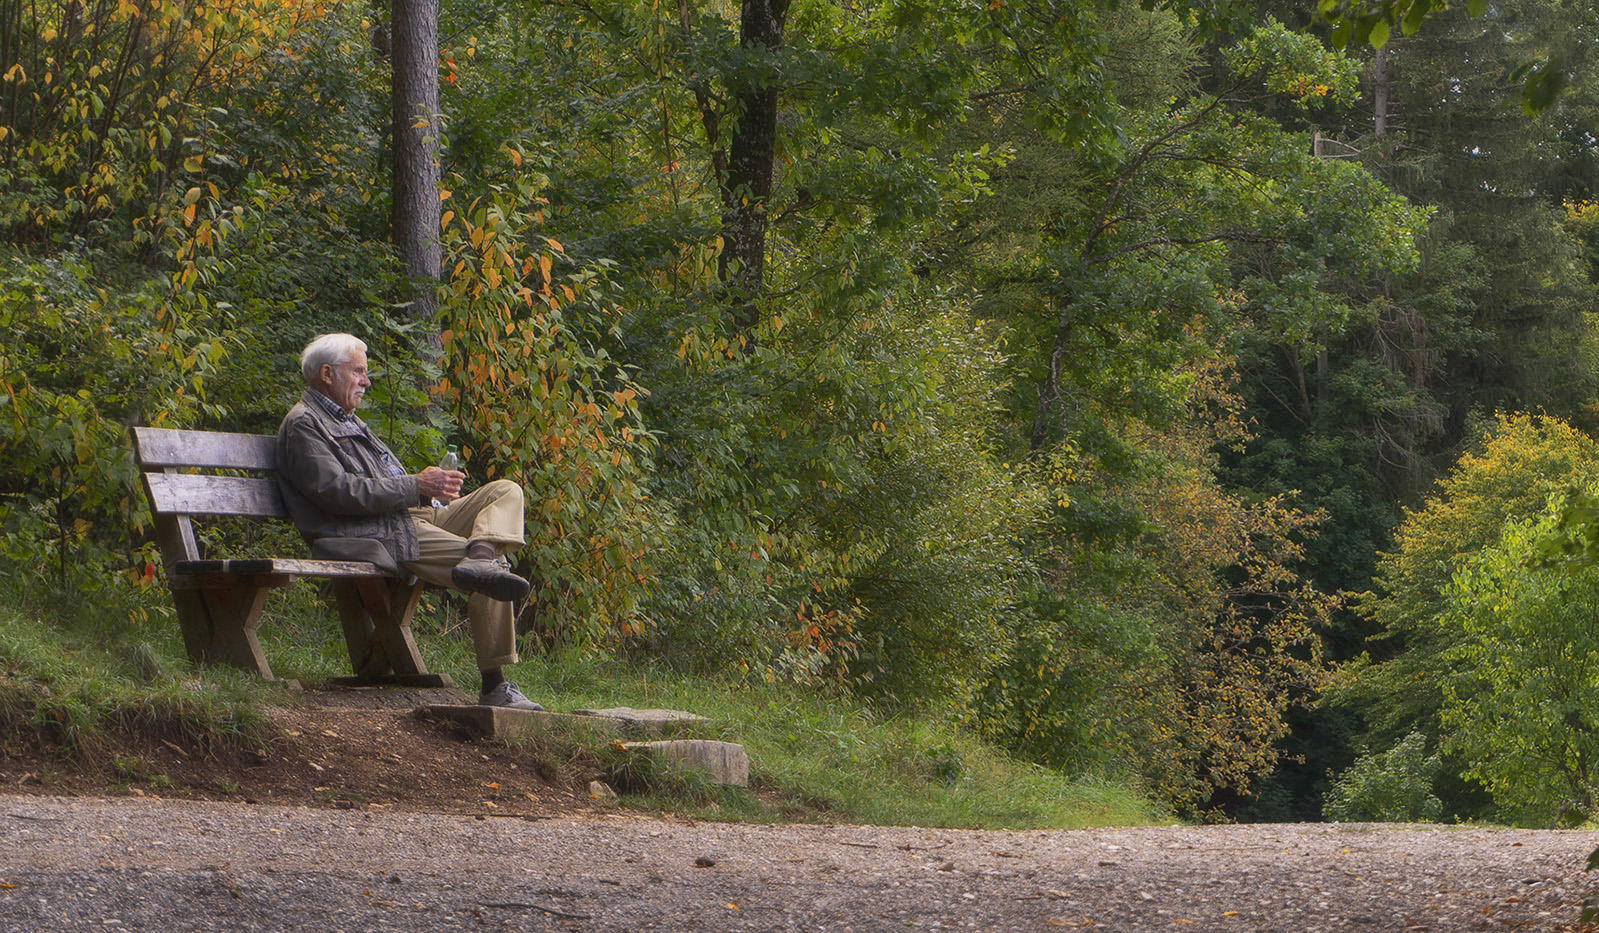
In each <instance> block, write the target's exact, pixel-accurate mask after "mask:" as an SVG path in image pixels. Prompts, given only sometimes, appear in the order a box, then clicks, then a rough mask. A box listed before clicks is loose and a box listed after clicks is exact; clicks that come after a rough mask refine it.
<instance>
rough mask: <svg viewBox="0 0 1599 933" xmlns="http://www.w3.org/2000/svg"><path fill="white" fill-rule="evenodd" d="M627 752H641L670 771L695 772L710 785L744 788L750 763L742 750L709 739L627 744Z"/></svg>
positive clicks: (734, 745) (727, 743) (730, 744)
mask: <svg viewBox="0 0 1599 933" xmlns="http://www.w3.org/2000/svg"><path fill="white" fill-rule="evenodd" d="M624 747H626V748H628V749H630V750H641V751H643V752H645V753H646V754H649V755H653V756H654V757H656V758H657V759H659V760H661V761H663V762H666V763H668V764H670V765H672V766H673V767H678V768H688V769H690V770H694V771H699V772H702V773H703V774H705V776H707V777H709V778H710V779H711V781H712V782H713V783H716V784H723V785H728V786H732V787H748V786H749V782H750V759H749V755H748V754H747V753H745V751H744V746H742V745H739V744H736V743H734V742H714V741H711V740H709V739H670V740H666V741H660V742H628V743H626V744H625V746H624Z"/></svg>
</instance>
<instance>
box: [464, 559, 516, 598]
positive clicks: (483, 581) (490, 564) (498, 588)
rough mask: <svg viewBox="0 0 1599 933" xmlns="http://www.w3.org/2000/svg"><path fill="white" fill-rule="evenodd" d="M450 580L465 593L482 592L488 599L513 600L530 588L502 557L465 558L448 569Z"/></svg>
mask: <svg viewBox="0 0 1599 933" xmlns="http://www.w3.org/2000/svg"><path fill="white" fill-rule="evenodd" d="M450 582H451V583H454V584H455V588H456V589H458V590H461V591H462V592H466V593H482V594H483V595H484V596H487V597H488V598H490V599H498V600H500V601H502V602H507V603H510V602H515V601H516V600H519V599H521V598H522V597H524V596H526V595H527V591H528V590H530V589H532V587H531V586H530V585H529V584H528V582H527V581H526V580H524V579H522V578H521V577H519V576H517V575H516V574H514V573H512V572H511V562H510V561H508V560H506V559H505V558H503V557H496V558H494V559H493V560H483V559H481V558H471V557H469V558H467V559H466V560H463V561H461V562H460V563H459V564H456V565H455V569H454V570H451V571H450Z"/></svg>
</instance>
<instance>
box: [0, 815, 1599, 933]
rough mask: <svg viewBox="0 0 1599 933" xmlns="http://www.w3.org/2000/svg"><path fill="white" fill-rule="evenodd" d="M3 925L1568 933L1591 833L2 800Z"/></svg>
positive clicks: (1584, 883)
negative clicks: (952, 823)
mask: <svg viewBox="0 0 1599 933" xmlns="http://www.w3.org/2000/svg"><path fill="white" fill-rule="evenodd" d="M0 842H3V843H4V844H3V845H0V929H4V930H7V931H16V933H22V931H29V933H31V931H47V930H48V931H80V930H89V929H112V930H159V931H162V933H176V931H188V930H230V931H269V930H270V931H278V930H307V931H323V930H325V931H333V930H343V931H348V933H354V931H364V930H387V931H402V933H403V931H421V930H468V929H471V930H476V929H485V928H486V929H515V930H574V931H612V930H615V931H623V930H626V931H632V930H694V931H724V930H725V931H766V930H774V931H775V930H795V931H823V930H833V931H845V930H862V931H864V930H870V931H889V930H893V931H904V930H907V929H919V930H1050V929H1070V928H1082V927H1090V928H1094V929H1101V930H1129V931H1130V930H1140V931H1142V930H1165V929H1182V928H1184V927H1186V928H1188V929H1194V930H1222V931H1233V930H1237V931H1246V930H1248V931H1255V930H1259V931H1267V930H1269V931H1321V930H1412V931H1419V930H1433V931H1453V930H1501V929H1503V930H1509V929H1518V930H1575V929H1580V928H1579V927H1577V925H1576V924H1575V919H1576V916H1577V911H1578V905H1579V903H1580V901H1581V899H1582V897H1583V896H1584V895H1585V894H1586V893H1587V892H1588V891H1589V890H1590V889H1592V888H1594V887H1599V884H1596V882H1599V878H1590V877H1589V876H1586V875H1585V874H1584V872H1583V871H1582V867H1583V864H1584V862H1585V860H1586V857H1587V854H1588V852H1589V851H1590V850H1591V849H1592V848H1594V846H1595V845H1599V834H1596V833H1585V832H1532V831H1524V830H1479V829H1459V828H1420V829H1418V828H1373V827H1338V826H1320V825H1297V826H1296V825H1288V826H1285V825H1257V826H1218V827H1150V828H1139V829H1127V830H1094V831H1065V832H1063V831H1056V832H1039V831H1027V832H973V831H951V830H924V829H913V828H874V827H853V826H836V827H817V826H747V825H729V824H709V823H700V824H690V823H680V822H668V821H659V820H651V819H641V818H637V817H629V816H619V815H603V814H593V815H589V816H583V817H579V818H551V819H540V818H536V817H513V818H494V817H474V816H469V815H461V814H428V813H416V812H383V811H381V810H379V811H374V810H366V811H338V810H329V809H310V808H303V807H283V806H277V805H271V804H257V805H250V804H241V803H231V802H216V801H175V800H151V799H129V798H116V799H92V798H91V799H64V798H51V797H0Z"/></svg>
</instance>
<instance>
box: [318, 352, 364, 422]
mask: <svg viewBox="0 0 1599 933" xmlns="http://www.w3.org/2000/svg"><path fill="white" fill-rule="evenodd" d="M322 382H323V385H322V394H323V395H326V396H327V397H328V398H330V399H332V400H333V401H334V403H335V404H337V405H338V406H339V407H340V408H342V409H344V411H345V414H349V413H350V412H353V411H355V409H356V406H357V405H360V404H361V396H363V395H365V394H366V388H367V386H369V385H371V384H372V380H371V379H370V378H369V377H368V376H367V371H366V354H365V353H363V352H361V351H360V350H357V351H355V352H354V353H352V354H351V355H350V357H349V359H347V360H345V361H344V362H342V363H340V364H338V365H337V366H334V365H332V364H330V363H324V364H322Z"/></svg>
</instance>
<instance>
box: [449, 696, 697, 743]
mask: <svg viewBox="0 0 1599 933" xmlns="http://www.w3.org/2000/svg"><path fill="white" fill-rule="evenodd" d="M424 708H425V709H426V710H427V712H428V714H429V715H431V716H433V717H434V718H436V719H442V720H446V721H448V722H455V723H459V724H461V725H463V726H465V727H467V728H468V729H471V730H472V731H473V732H476V733H477V734H478V735H481V736H484V737H485V738H496V739H511V738H516V737H519V736H524V735H536V734H538V732H539V731H540V730H542V729H546V728H548V727H549V726H550V725H553V724H555V723H565V724H567V725H576V726H578V727H579V728H588V729H593V728H596V727H598V728H602V729H608V730H610V732H611V733H612V734H613V735H617V736H629V735H631V736H640V735H660V734H661V733H662V731H663V730H665V729H666V728H667V727H669V726H674V725H682V724H689V723H706V722H710V720H709V719H706V718H705V717H704V716H696V715H694V714H693V713H684V712H680V711H678V710H670V709H665V710H653V709H646V710H635V709H632V708H631V707H625V706H620V707H615V708H614V709H609V710H576V711H574V712H570V713H554V712H550V711H548V710H519V709H504V708H502V707H495V706H476V705H471V706H457V705H453V704H444V703H439V702H437V701H434V703H433V704H432V705H427V706H424Z"/></svg>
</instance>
